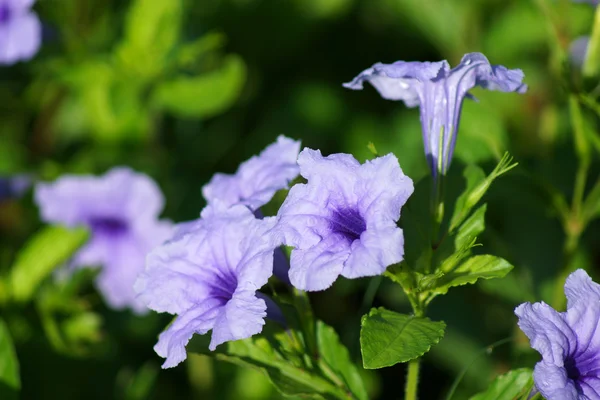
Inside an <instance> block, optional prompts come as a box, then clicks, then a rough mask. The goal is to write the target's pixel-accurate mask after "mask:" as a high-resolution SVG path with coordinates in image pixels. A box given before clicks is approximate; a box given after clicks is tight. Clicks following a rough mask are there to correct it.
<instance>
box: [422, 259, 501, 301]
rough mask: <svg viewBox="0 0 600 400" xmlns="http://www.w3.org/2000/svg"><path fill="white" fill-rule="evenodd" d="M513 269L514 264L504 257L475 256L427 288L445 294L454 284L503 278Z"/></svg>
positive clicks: (459, 284)
mask: <svg viewBox="0 0 600 400" xmlns="http://www.w3.org/2000/svg"><path fill="white" fill-rule="evenodd" d="M512 269H513V266H512V265H511V264H510V263H509V262H508V261H506V260H504V259H503V258H500V257H496V256H491V255H481V256H473V257H470V258H468V259H467V260H466V261H464V262H463V263H461V264H460V265H459V266H458V267H457V268H455V269H453V270H452V271H450V272H447V273H445V274H443V275H441V276H440V277H438V278H437V279H435V281H433V282H430V283H429V284H428V287H427V290H429V291H431V292H433V293H436V294H444V293H446V292H448V289H450V288H451V287H453V286H461V285H466V284H469V283H475V282H476V281H477V280H478V279H491V278H502V277H504V276H505V275H506V274H508V273H509V272H510V271H511V270H512Z"/></svg>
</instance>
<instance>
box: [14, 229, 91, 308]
mask: <svg viewBox="0 0 600 400" xmlns="http://www.w3.org/2000/svg"><path fill="white" fill-rule="evenodd" d="M87 238H88V231H87V230H86V229H84V228H77V229H68V228H65V227H63V226H58V225H55V226H46V227H44V228H43V229H42V230H40V231H39V232H37V233H36V234H35V235H34V236H33V237H32V238H31V239H30V240H29V242H27V244H26V245H25V247H24V248H23V249H21V251H20V252H19V254H18V255H17V259H16V260H15V263H14V264H13V267H12V269H11V274H10V291H11V294H12V297H13V298H14V299H15V300H17V301H27V300H29V299H31V297H32V296H33V295H34V293H35V290H36V289H37V287H38V286H39V284H40V283H41V282H42V281H43V280H44V279H45V278H46V277H48V276H49V275H50V274H51V273H52V271H53V270H54V269H55V268H56V267H58V266H60V265H61V264H62V263H64V262H65V261H67V260H68V259H69V258H70V257H71V256H73V254H75V252H76V251H77V250H78V249H79V247H81V246H82V245H83V244H84V243H85V241H86V240H87Z"/></svg>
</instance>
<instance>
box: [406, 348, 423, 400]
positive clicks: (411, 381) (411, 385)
mask: <svg viewBox="0 0 600 400" xmlns="http://www.w3.org/2000/svg"><path fill="white" fill-rule="evenodd" d="M420 364H421V360H420V359H419V358H417V359H414V360H411V361H409V362H408V374H407V376H406V390H405V392H404V393H405V396H404V400H417V386H418V385H419V367H420Z"/></svg>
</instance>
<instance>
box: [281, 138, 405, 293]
mask: <svg viewBox="0 0 600 400" xmlns="http://www.w3.org/2000/svg"><path fill="white" fill-rule="evenodd" d="M298 164H299V165H300V174H301V175H302V176H303V177H305V178H306V179H307V180H308V183H306V184H296V185H295V186H294V187H292V188H291V189H290V192H289V194H288V196H287V198H286V200H285V201H284V203H283V205H282V206H281V209H280V210H279V213H278V219H279V221H278V224H277V228H276V229H275V231H276V232H277V233H278V234H279V235H281V236H282V238H283V241H284V243H285V244H286V245H288V246H292V247H294V250H292V254H291V259H290V272H289V276H290V280H291V282H292V284H293V285H294V286H295V287H297V288H299V289H302V290H324V289H326V288H328V287H329V286H331V285H332V284H333V282H334V281H335V280H336V279H337V277H338V276H339V275H342V276H344V277H346V278H358V277H362V276H373V275H378V274H381V273H382V272H383V271H385V269H386V268H387V267H388V266H389V265H392V264H395V263H398V262H400V261H402V258H403V255H404V237H403V235H402V230H401V229H400V228H398V226H397V225H396V222H397V221H398V219H399V218H400V208H401V207H402V206H403V205H404V203H406V200H407V199H408V197H409V196H410V195H411V194H412V192H413V183H412V180H411V179H410V178H409V177H407V176H406V175H404V174H403V173H402V170H401V169H400V166H399V165H398V160H397V159H396V157H395V156H394V155H392V154H388V155H386V156H384V157H379V158H376V159H374V160H372V161H367V162H365V163H364V164H362V165H361V164H360V163H359V162H358V161H356V159H355V158H354V157H352V156H351V155H349V154H332V155H330V156H328V157H323V156H322V155H321V152H320V151H318V150H316V151H315V150H311V149H304V150H303V151H302V152H301V153H300V155H299V156H298Z"/></svg>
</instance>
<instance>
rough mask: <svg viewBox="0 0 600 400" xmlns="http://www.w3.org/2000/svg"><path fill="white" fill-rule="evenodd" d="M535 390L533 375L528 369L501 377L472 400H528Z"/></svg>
mask: <svg viewBox="0 0 600 400" xmlns="http://www.w3.org/2000/svg"><path fill="white" fill-rule="evenodd" d="M532 389H533V375H532V371H531V370H530V369H528V368H521V369H515V370H513V371H509V372H507V373H505V374H503V375H500V376H499V377H498V378H496V380H494V382H492V384H491V385H490V387H489V388H488V389H487V390H486V391H484V392H482V393H479V394H477V395H475V396H473V397H471V399H470V400H515V399H517V400H521V399H522V400H526V399H528V398H529V394H530V393H531V390H532Z"/></svg>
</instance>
